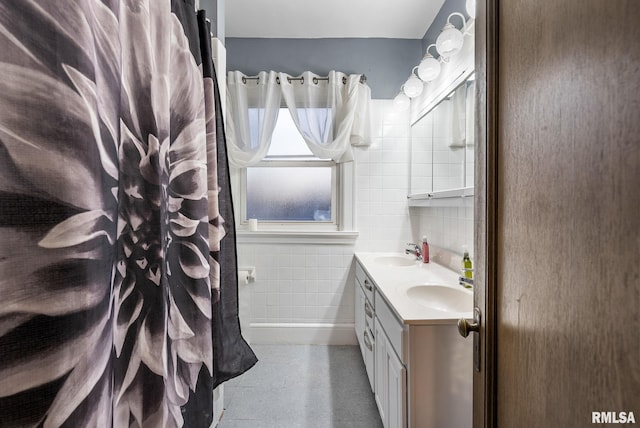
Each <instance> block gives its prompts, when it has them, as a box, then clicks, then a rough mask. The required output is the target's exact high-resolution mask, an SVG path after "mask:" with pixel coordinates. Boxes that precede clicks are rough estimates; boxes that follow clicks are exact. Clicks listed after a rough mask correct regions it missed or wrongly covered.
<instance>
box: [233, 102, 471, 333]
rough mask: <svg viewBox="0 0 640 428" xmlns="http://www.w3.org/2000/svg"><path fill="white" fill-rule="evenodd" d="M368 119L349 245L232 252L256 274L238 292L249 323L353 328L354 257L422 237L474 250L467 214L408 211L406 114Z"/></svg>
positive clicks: (378, 106)
mask: <svg viewBox="0 0 640 428" xmlns="http://www.w3.org/2000/svg"><path fill="white" fill-rule="evenodd" d="M371 118H372V123H373V132H372V136H373V142H372V144H371V146H369V147H355V148H354V155H355V167H356V168H355V169H356V177H355V179H356V204H355V209H356V224H357V229H358V231H359V237H358V239H357V241H356V243H355V245H333V244H331V245H328V244H267V243H265V244H262V243H261V244H255V243H241V244H238V263H239V265H241V266H255V268H256V276H257V279H256V281H255V282H254V283H251V284H249V285H242V287H249V289H250V293H249V294H250V296H249V298H250V300H251V305H250V318H251V320H250V322H251V323H296V324H297V323H303V324H304V323H321V324H341V323H353V321H354V313H353V299H354V290H353V284H354V265H353V253H354V251H355V250H361V251H386V252H390V251H404V248H405V244H406V243H407V242H411V241H414V240H416V239H419V237H420V236H422V235H423V234H426V235H427V236H428V237H429V240H430V242H432V243H433V244H435V245H439V246H441V247H446V248H449V249H451V250H453V251H456V252H460V253H461V252H462V245H465V244H466V245H468V246H469V250H470V251H472V250H473V209H465V208H412V209H411V212H410V211H409V208H408V204H407V194H408V191H409V164H410V126H409V114H408V112H404V113H400V112H397V111H395V110H394V109H393V106H392V104H391V101H390V100H372V103H371ZM254 334H255V333H254Z"/></svg>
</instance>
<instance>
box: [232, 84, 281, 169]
mask: <svg viewBox="0 0 640 428" xmlns="http://www.w3.org/2000/svg"><path fill="white" fill-rule="evenodd" d="M227 91H228V92H227V128H226V131H227V141H228V142H229V144H228V146H227V147H228V151H229V162H230V163H231V164H232V165H234V166H236V167H240V168H245V167H247V166H251V165H254V164H256V163H258V162H259V161H260V160H262V158H264V157H265V156H266V154H267V152H268V151H269V145H270V144H271V136H272V135H273V129H274V127H275V125H276V121H277V119H278V112H279V111H280V103H281V100H282V92H281V90H280V85H279V84H278V74H277V73H276V72H274V71H270V72H265V71H263V72H261V73H259V74H258V78H257V79H256V78H255V77H253V78H249V77H247V76H245V75H244V74H242V73H241V72H239V71H230V72H229V73H227Z"/></svg>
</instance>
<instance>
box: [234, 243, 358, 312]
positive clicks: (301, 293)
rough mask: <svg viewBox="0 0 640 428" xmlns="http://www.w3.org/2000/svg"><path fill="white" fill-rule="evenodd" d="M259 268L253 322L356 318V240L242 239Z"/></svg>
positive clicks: (243, 252) (245, 258)
mask: <svg viewBox="0 0 640 428" xmlns="http://www.w3.org/2000/svg"><path fill="white" fill-rule="evenodd" d="M238 250H239V251H238V254H239V257H240V259H241V260H242V262H240V264H243V265H249V264H250V265H251V266H255V268H256V277H257V278H256V281H255V282H254V283H251V284H249V285H246V287H250V289H251V291H252V293H251V297H250V298H251V322H252V323H352V322H353V320H354V319H353V299H354V294H353V282H354V270H353V266H352V265H353V263H352V262H353V251H354V248H353V246H352V245H326V244H323V245H307V244H239V245H238Z"/></svg>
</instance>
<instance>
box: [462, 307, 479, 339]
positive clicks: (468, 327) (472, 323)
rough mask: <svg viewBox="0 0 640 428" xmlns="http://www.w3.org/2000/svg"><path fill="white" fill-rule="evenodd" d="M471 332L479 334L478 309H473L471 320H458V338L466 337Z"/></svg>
mask: <svg viewBox="0 0 640 428" xmlns="http://www.w3.org/2000/svg"><path fill="white" fill-rule="evenodd" d="M472 331H475V332H480V309H478V308H473V320H468V319H466V318H460V319H459V320H458V333H460V336H462V337H467V336H469V333H471V332H472Z"/></svg>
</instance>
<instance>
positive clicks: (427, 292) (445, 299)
mask: <svg viewBox="0 0 640 428" xmlns="http://www.w3.org/2000/svg"><path fill="white" fill-rule="evenodd" d="M407 296H409V298H411V300H413V301H414V302H417V303H419V304H421V305H423V306H426V307H428V308H431V309H437V310H439V311H445V312H471V311H472V309H473V295H472V294H471V293H469V292H467V291H465V290H463V289H462V288H460V289H457V288H452V287H445V286H442V285H414V286H412V287H409V288H408V289H407Z"/></svg>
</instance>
